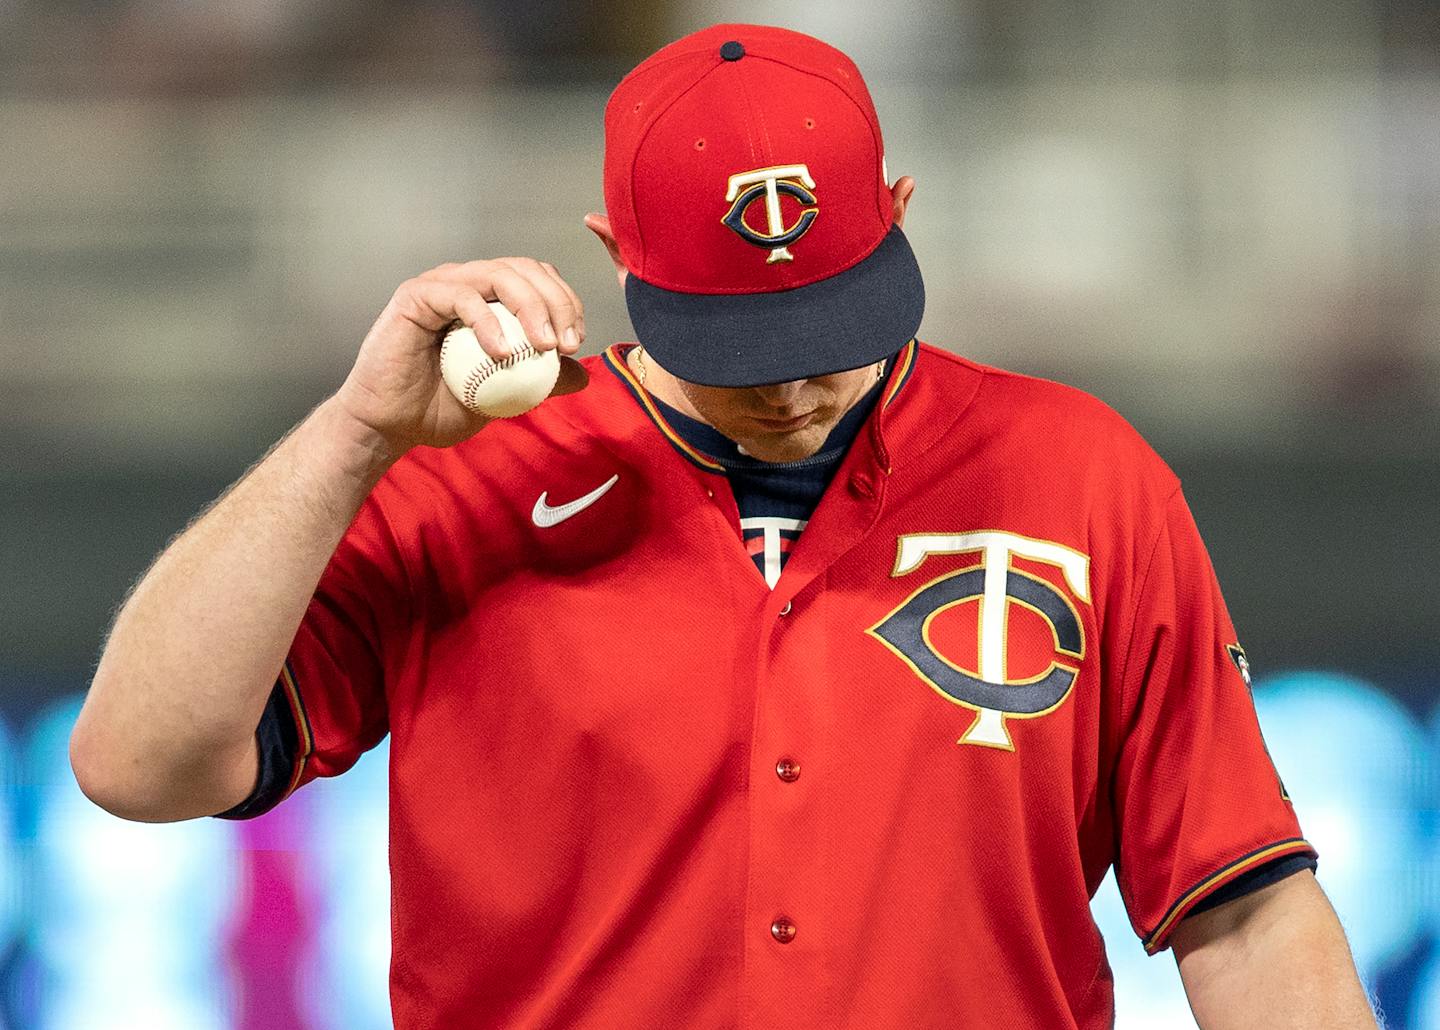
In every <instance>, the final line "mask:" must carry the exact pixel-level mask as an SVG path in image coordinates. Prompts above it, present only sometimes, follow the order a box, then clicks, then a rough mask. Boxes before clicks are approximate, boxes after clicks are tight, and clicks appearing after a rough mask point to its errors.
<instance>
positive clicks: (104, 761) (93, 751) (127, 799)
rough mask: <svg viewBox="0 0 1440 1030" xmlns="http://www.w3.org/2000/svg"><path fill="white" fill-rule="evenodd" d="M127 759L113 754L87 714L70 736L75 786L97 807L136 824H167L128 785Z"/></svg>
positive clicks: (71, 769)
mask: <svg viewBox="0 0 1440 1030" xmlns="http://www.w3.org/2000/svg"><path fill="white" fill-rule="evenodd" d="M125 766H126V760H125V759H124V757H122V756H119V755H117V754H115V753H114V751H113V749H111V748H108V747H107V746H106V745H105V743H104V741H102V740H99V739H97V735H96V734H95V733H94V732H93V731H91V730H90V729H89V728H88V727H87V725H86V720H85V718H84V715H83V714H82V716H81V718H80V721H79V722H77V723H76V724H75V729H74V730H73V731H71V734H70V771H71V772H72V773H74V775H75V783H76V784H77V785H78V786H79V788H80V793H82V794H84V795H85V796H86V797H87V798H89V799H90V800H91V801H92V802H94V803H95V804H96V805H97V806H98V807H100V808H102V809H104V810H105V811H107V812H109V813H110V814H111V815H114V816H118V817H119V818H121V819H129V820H131V821H133V822H168V821H169V820H167V819H165V818H164V817H163V813H160V812H157V811H156V810H155V809H154V808H153V806H151V805H149V804H147V803H146V800H145V798H144V797H143V796H142V795H141V792H140V791H139V790H138V789H136V785H135V784H134V782H133V780H132V782H129V783H127V782H126V777H125V776H124V775H122V774H123V771H124V769H125Z"/></svg>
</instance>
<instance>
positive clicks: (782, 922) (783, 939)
mask: <svg viewBox="0 0 1440 1030" xmlns="http://www.w3.org/2000/svg"><path fill="white" fill-rule="evenodd" d="M770 936H771V937H774V938H775V939H776V940H777V941H779V942H780V943H781V944H789V943H790V942H791V941H793V940H794V939H795V924H794V923H792V922H790V920H788V919H786V918H785V917H784V916H776V917H775V922H773V923H771V924H770Z"/></svg>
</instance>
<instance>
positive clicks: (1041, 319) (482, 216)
mask: <svg viewBox="0 0 1440 1030" xmlns="http://www.w3.org/2000/svg"><path fill="white" fill-rule="evenodd" d="M717 20H740V21H763V22H769V23H779V24H785V25H789V26H791V27H795V28H800V29H803V30H805V31H809V32H811V33H813V34H816V35H819V36H822V37H823V38H826V39H828V40H830V41H831V42H834V43H836V44H837V45H839V46H841V47H842V48H844V49H846V50H847V51H848V52H850V53H851V54H852V55H853V56H854V57H855V58H856V60H857V62H858V63H859V65H860V67H861V69H862V71H864V72H865V74H866V76H867V78H868V79H869V82H870V84H871V86H872V89H873V92H874V94H875V97H876V102H877V106H878V108H879V111H880V116H881V121H882V124H883V125H884V127H885V131H886V138H887V152H888V159H889V167H890V169H891V173H892V175H899V174H912V175H914V176H915V177H916V179H917V180H918V190H917V193H916V199H915V203H914V205H913V206H912V208H911V212H910V216H909V220H908V223H907V226H906V228H907V232H908V233H909V235H910V238H911V240H912V241H913V243H914V245H915V248H916V250H917V252H918V254H919V256H920V259H921V263H922V266H923V267H924V268H925V270H926V272H927V283H928V287H929V291H930V305H929V309H928V314H927V317H926V320H925V325H924V328H923V329H922V333H921V335H922V338H923V339H926V340H928V341H929V342H932V343H936V344H939V345H942V346H946V347H949V348H952V349H954V350H957V351H960V352H962V353H965V354H967V355H969V356H972V357H974V358H977V359H979V360H981V361H986V362H991V363H994V364H999V365H1002V366H1006V367H1011V368H1016V369H1019V370H1022V371H1027V372H1033V373H1038V374H1041V375H1045V376H1049V377H1052V378H1058V379H1063V380H1066V381H1069V382H1072V383H1075V384H1076V385H1079V386H1082V387H1084V388H1086V389H1088V390H1090V391H1091V392H1093V393H1096V394H1098V395H1099V396H1101V397H1102V398H1104V399H1105V400H1107V401H1108V402H1110V403H1111V404H1112V405H1113V406H1115V407H1116V408H1118V409H1119V410H1120V411H1121V412H1122V413H1124V414H1125V415H1126V416H1127V417H1129V418H1130V420H1131V421H1132V422H1134V423H1135V424H1136V425H1137V426H1138V427H1139V428H1140V429H1141V431H1142V432H1144V433H1145V434H1146V435H1147V436H1148V437H1149V439H1150V440H1151V441H1152V442H1153V443H1154V444H1155V445H1156V446H1157V447H1158V448H1159V450H1160V451H1161V453H1162V454H1164V455H1165V456H1166V457H1167V459H1168V460H1169V461H1170V462H1171V464H1172V465H1173V466H1174V467H1175V468H1176V470H1177V471H1178V472H1179V473H1180V474H1181V476H1182V478H1183V479H1184V481H1185V484H1186V489H1187V494H1188V496H1189V498H1190V502H1191V505H1192V507H1193V508H1194V510H1195V514H1196V517H1197V520H1198V522H1199V524H1200V527H1201V529H1202V531H1203V532H1204V534H1205V537H1206V539H1207V541H1208V543H1209V546H1210V549H1211V553H1212V556H1213V558H1214V560H1215V564H1216V566H1217V568H1218V569H1219V573H1220V579H1221V583H1222V585H1223V586H1224V588H1225V591H1226V595H1227V598H1228V600H1229V603H1230V607H1231V610H1232V613H1233V615H1234V619H1235V622H1236V624H1237V626H1239V627H1240V632H1241V634H1242V637H1243V640H1244V643H1245V644H1246V646H1247V647H1248V649H1249V652H1250V655H1251V657H1252V661H1253V662H1254V665H1255V668H1256V670H1257V673H1258V678H1257V690H1256V694H1257V702H1258V705H1259V708H1260V712H1261V718H1262V722H1263V723H1264V726H1265V729H1266V732H1267V736H1268V738H1269V741H1270V746H1271V750H1272V752H1273V753H1274V756H1275V758H1276V761H1277V763H1278V764H1279V766H1280V768H1281V770H1282V772H1283V773H1284V776H1285V778H1286V781H1287V783H1288V784H1289V785H1290V787H1291V789H1292V791H1293V793H1294V795H1295V798H1296V804H1297V808H1298V809H1299V811H1300V815H1301V819H1302V822H1303V823H1304V825H1305V827H1306V829H1307V831H1308V834H1309V835H1310V836H1311V838H1312V839H1313V840H1314V841H1315V842H1316V843H1317V845H1318V847H1319V849H1320V851H1321V863H1320V879H1321V881H1322V882H1323V883H1324V884H1325V886H1326V887H1327V889H1328V890H1329V892H1330V894H1331V897H1332V899H1333V900H1334V901H1335V904H1336V906H1337V908H1338V909H1339V911H1340V914H1341V917H1342V919H1343V921H1344V923H1345V924H1346V927H1347V928H1348V930H1349V933H1350V935H1351V940H1352V943H1353V945H1354V948H1355V952H1356V956H1357V958H1358V960H1359V962H1360V965H1361V968H1362V972H1363V975H1364V977H1365V979H1366V982H1367V984H1368V986H1369V987H1370V989H1371V990H1372V992H1374V994H1375V996H1376V997H1377V999H1378V1001H1379V1002H1380V1004H1381V1006H1382V1007H1383V1010H1384V1013H1385V1018H1386V1021H1387V1024H1388V1025H1389V1026H1390V1027H1392V1028H1401V1027H1414V1028H1420V1027H1440V892H1437V889H1436V876H1435V872H1436V868H1437V857H1440V827H1437V825H1436V819H1435V803H1436V787H1437V781H1436V778H1435V775H1434V767H1435V762H1436V756H1437V753H1440V714H1437V705H1436V701H1437V688H1440V632H1437V618H1440V573H1437V570H1436V566H1437V564H1440V561H1437V560H1440V543H1437V529H1440V517H1437V511H1440V447H1437V444H1440V419H1437V414H1440V4H1437V3H1436V2H1435V0H1305V2H1299V0H1216V2H1213V3H1202V4H1194V3H1189V2H1185V0H1089V2H1082V3H1075V2H1071V0H961V2H953V3H951V2H940V0H902V2H900V3H893V4H858V3H856V4H851V3H838V4H837V3H822V2H820V0H796V2H792V3H789V4H786V5H784V6H783V7H782V6H778V5H767V4H760V3H756V2H716V3H701V2H698V0H631V2H629V3H625V4H598V3H586V2H582V0H559V2H553V3H547V4H537V3H514V2H506V0H471V2H462V0H450V2H440V0H426V2H413V3H404V4H401V3H395V2H389V3H386V2H373V3H356V2H346V0H290V2H283V3H282V2H279V0H227V2H225V3H219V2H215V0H89V2H78V0H50V2H45V3H40V2H38V0H0V370H3V373H0V769H3V776H0V1030H21V1028H24V1030H30V1028H44V1030H108V1028H116V1030H119V1028H135V1027H146V1028H161V1030H163V1028H171V1027H173V1028H177V1030H212V1028H213V1030H231V1028H234V1030H242V1028H243V1030H288V1028H292V1027H293V1028H301V1027H303V1028H307V1030H329V1028H335V1030H340V1028H344V1030H363V1028H369V1027H381V1026H386V1025H388V1015H387V1007H386V983H385V974H386V962H387V958H388V949H389V939H388V927H387V907H388V903H387V897H386V878H387V873H386V845H385V836H384V833H385V771H384V749H383V748H382V749H380V750H379V751H377V752H376V753H374V754H372V755H370V756H368V757H367V759H366V760H365V761H364V762H363V763H362V764H361V766H359V767H357V769H356V770H354V771H353V772H352V773H351V774H349V775H347V776H345V777H342V778H341V779H340V780H337V781H333V782H328V783H323V784H316V785H315V786H314V787H312V788H307V790H306V791H303V792H302V793H301V794H300V795H298V796H297V797H296V798H294V799H292V800H291V802H289V803H287V804H286V805H284V806H282V807H281V808H280V809H278V810H277V811H276V812H275V813H273V814H272V815H271V816H269V817H267V818H266V819H263V820H260V821H258V822H256V823H253V824H247V825H232V824H228V823H222V822H219V821H216V820H207V821H202V822H198V823H192V824H186V825H180V826H169V827H140V826H133V825H129V824H125V823H122V822H120V821H118V820H115V819H112V818H110V817H108V816H106V815H105V814H103V813H101V812H100V811H99V810H97V809H95V808H93V807H92V806H90V805H88V803H86V802H85V801H84V800H83V798H81V797H80V796H79V794H78V792H77V790H76V788H75V787H74V784H73V781H72V779H71V777H70V774H69V770H68V766H67V763H66V758H65V741H66V737H67V734H68V729H69V726H70V724H71V722H72V721H73V719H74V715H75V712H76V710H77V708H78V704H79V698H80V695H81V693H82V692H83V690H84V688H85V686H86V683H87V680H88V677H89V673H90V670H91V668H92V664H93V661H94V659H95V657H96V655H97V652H98V648H99V645H100V641H101V638H102V634H103V631H104V628H105V626H106V624H107V622H108V619H109V616H110V613H111V611H112V609H113V608H114V606H115V605H116V604H117V602H118V601H119V599H120V598H121V597H122V595H123V593H124V591H125V589H126V587H127V585H128V584H129V583H130V582H131V581H132V580H133V579H134V578H135V577H136V576H137V575H138V574H139V573H140V572H141V571H142V570H143V568H144V567H145V565H146V564H147V563H148V561H149V560H150V558H151V557H152V555H153V554H154V553H155V552H156V551H157V550H158V549H159V548H160V547H161V546H162V545H163V544H164V542H165V541H166V539H167V538H168V537H169V536H170V535H171V534H173V533H174V532H176V531H177V530H178V529H179V528H180V527H181V526H183V525H184V523H185V522H186V521H187V519H189V518H190V517H191V516H192V515H193V514H194V513H195V512H196V511H197V510H198V509H199V508H200V507H201V505H203V504H204V503H205V502H206V501H208V500H209V499H211V498H213V497H214V496H215V495H216V494H217V493H218V492H219V491H220V490H221V489H222V488H223V487H224V486H225V485H226V484H227V483H229V482H230V481H231V480H233V479H234V478H235V477H236V476H237V475H238V474H239V473H240V472H241V471H242V470H243V469H244V468H245V467H246V466H247V465H248V464H249V463H251V462H252V461H253V460H255V459H256V458H257V457H258V456H259V455H260V454H261V453H262V452H263V451H264V449H265V447H266V446H267V445H268V444H269V443H270V442H272V441H273V440H274V439H275V438H277V437H278V436H279V435H280V433H282V432H283V431H284V430H285V429H286V428H287V427H288V426H290V425H291V424H293V423H294V422H295V421H297V420H298V419H299V418H300V417H301V416H302V415H303V414H304V413H305V411H306V410H307V409H308V408H309V406H311V405H312V404H314V403H315V402H316V401H318V400H319V399H320V398H321V397H322V396H324V395H325V394H326V393H327V392H328V391H329V390H331V389H333V388H334V387H335V386H336V385H337V384H338V383H339V381H340V379H341V378H342V376H343V375H344V373H345V371H346V369H347V368H348V364H349V361H350V358H351V356H352V355H353V352H354V349H355V347H356V346H357V343H358V341H359V339H360V337H361V335H362V334H363V332H364V330H365V329H366V328H367V327H368V325H369V323H370V321H371V319H372V318H373V316H374V314H375V313H376V312H377V311H378V310H379V308H380V306H381V305H382V304H383V303H384V301H385V300H386V298H387V297H388V296H389V294H390V292H391V290H392V289H393V287H394V286H395V285H396V284H397V283H398V282H399V281H400V280H402V279H404V278H406V277H408V276H410V275H412V274H414V273H416V272H418V271H420V270H422V269H424V268H426V267H429V266H431V265H434V264H436V263H438V262H440V261H444V260H451V259H456V258H465V257H479V256H496V255H501V254H526V255H533V256H537V257H542V258H547V259H549V260H552V261H554V262H555V263H556V264H558V265H559V267H560V269H561V270H562V272H563V273H564V274H565V275H566V276H567V278H569V279H570V281H571V282H572V283H573V284H575V285H576V287H577V289H578V290H579V291H580V293H581V295H582V296H583V297H584V298H585V299H586V302H587V307H588V312H587V313H588V318H587V321H588V325H589V327H590V330H591V340H592V347H597V348H598V347H599V346H602V345H603V344H605V343H608V342H610V341H611V340H614V339H624V338H628V337H629V326H628V323H627V321H626V317H625V311H624V307H623V303H622V299H621V297H620V295H619V293H618V291H617V290H616V288H615V283H614V279H613V276H612V274H611V272H610V269H609V264H608V261H607V260H606V259H605V258H604V256H603V254H602V252H601V250H600V248H599V245H598V244H597V243H595V242H593V241H592V239H591V238H590V237H589V235H588V233H587V232H586V231H585V230H584V229H583V228H582V226H581V221H580V220H581V216H582V215H583V214H584V213H585V212H586V211H588V210H592V209H597V210H598V209H600V208H601V206H602V202H601V198H600V161H601V129H600V125H601V122H600V118H601V111H602V107H603V104H604V100H605V97H606V95H607V92H608V90H609V88H610V87H611V86H612V85H613V84H614V82H615V81H616V80H618V78H619V76H620V75H621V74H622V73H623V72H624V71H625V70H626V69H627V68H629V67H630V66H631V65H632V64H633V63H634V62H635V61H636V60H638V59H639V58H640V57H642V56H644V55H645V54H646V53H648V52H650V51H651V50H653V49H654V48H656V47H657V46H659V45H661V44H663V43H664V42H666V41H668V40H669V39H671V38H674V37H675V36H678V35H680V34H682V33H684V32H686V31H689V30H691V29H693V28H696V27H699V26H700V25H702V24H706V23H709V22H713V21H717ZM1095 908H1096V913H1097V918H1098V919H1099V920H1100V922H1101V925H1102V927H1103V928H1104V929H1105V931H1106V935H1107V939H1108V940H1109V942H1110V951H1111V956H1112V963H1113V964H1114V966H1115V972H1116V977H1117V981H1118V988H1117V993H1118V998H1119V1007H1120V1025H1121V1026H1122V1027H1134V1028H1140V1027H1144V1028H1157V1027H1158V1028H1168V1027H1183V1026H1187V1025H1191V1024H1190V1022H1189V1016H1188V1010H1187V1009H1186V1007H1185V1004H1184V1001H1183V996H1182V995H1181V994H1180V991H1179V987H1178V979H1177V977H1176V975H1175V973H1174V967H1173V963H1172V962H1171V960H1170V959H1169V958H1168V957H1165V958H1159V959H1153V960H1151V959H1146V958H1145V957H1144V954H1143V951H1142V950H1141V948H1140V945H1139V943H1138V942H1137V941H1136V939H1135V938H1134V936H1133V934H1132V933H1131V931H1130V930H1129V928H1128V926H1127V925H1126V923H1125V919H1124V915H1123V911H1122V910H1121V909H1120V907H1119V903H1118V901H1117V900H1116V898H1115V896H1114V893H1113V890H1112V889H1111V888H1110V887H1109V886H1108V885H1107V887H1106V889H1105V890H1104V891H1103V892H1102V894H1101V895H1100V896H1099V897H1098V898H1097V900H1096V904H1095Z"/></svg>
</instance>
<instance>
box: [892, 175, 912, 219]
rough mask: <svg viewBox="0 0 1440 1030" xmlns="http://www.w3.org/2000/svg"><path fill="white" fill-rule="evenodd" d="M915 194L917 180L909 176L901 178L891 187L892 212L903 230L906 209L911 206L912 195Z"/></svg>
mask: <svg viewBox="0 0 1440 1030" xmlns="http://www.w3.org/2000/svg"><path fill="white" fill-rule="evenodd" d="M914 192H915V180H914V179H913V178H911V177H910V176H908V175H902V176H900V178H898V179H896V180H895V185H894V186H891V187H890V197H891V202H892V203H893V204H894V207H893V208H892V209H891V210H892V211H893V212H894V215H895V224H896V225H898V226H900V227H901V228H904V227H905V209H906V208H908V207H909V206H910V195H911V194H912V193H914Z"/></svg>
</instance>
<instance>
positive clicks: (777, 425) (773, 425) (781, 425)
mask: <svg viewBox="0 0 1440 1030" xmlns="http://www.w3.org/2000/svg"><path fill="white" fill-rule="evenodd" d="M814 417H815V412H813V411H807V412H805V414H803V415H796V416H795V417H794V418H787V419H780V418H756V419H755V421H756V422H758V423H760V425H762V426H764V427H765V428H766V429H769V430H772V431H779V430H785V429H800V428H802V427H803V426H807V425H809V424H810V420H811V419H812V418H814Z"/></svg>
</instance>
